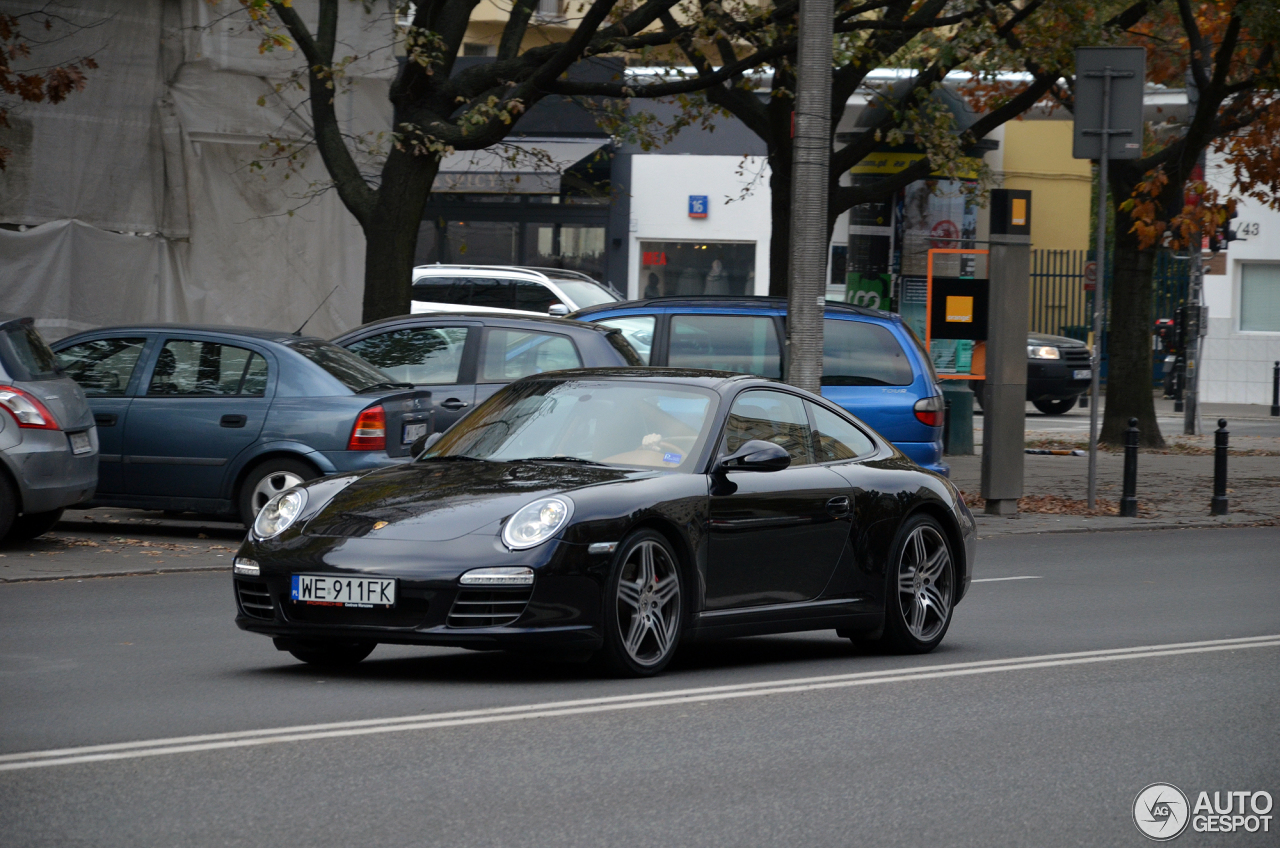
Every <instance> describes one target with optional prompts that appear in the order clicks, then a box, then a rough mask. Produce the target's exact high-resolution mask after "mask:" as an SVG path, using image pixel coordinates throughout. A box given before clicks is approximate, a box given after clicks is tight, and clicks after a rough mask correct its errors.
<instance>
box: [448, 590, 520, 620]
mask: <svg viewBox="0 0 1280 848" xmlns="http://www.w3.org/2000/svg"><path fill="white" fill-rule="evenodd" d="M531 597H533V587H532V586H529V587H521V588H519V589H463V590H461V591H460V592H458V596H457V597H456V598H454V600H453V608H452V609H450V610H449V618H448V619H447V620H446V622H445V623H446V624H448V625H449V626H450V627H505V626H506V625H508V624H511V623H512V622H514V621H515V620H516V619H518V618H519V617H520V616H521V615H522V614H523V613H524V608H525V607H527V606H528V605H529V599H530V598H531Z"/></svg>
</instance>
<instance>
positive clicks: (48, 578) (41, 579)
mask: <svg viewBox="0 0 1280 848" xmlns="http://www.w3.org/2000/svg"><path fill="white" fill-rule="evenodd" d="M216 571H226V572H228V573H229V572H230V571H231V566H229V565H197V566H192V567H191V568H152V569H149V570H147V571H107V572H101V573H93V574H56V575H55V574H48V575H43V574H42V575H40V576H38V577H0V584H5V583H51V582H54V581H57V580H99V579H102V578H104V577H147V576H150V575H154V574H190V573H197V572H205V573H209V572H216Z"/></svg>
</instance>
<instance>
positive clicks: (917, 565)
mask: <svg viewBox="0 0 1280 848" xmlns="http://www.w3.org/2000/svg"><path fill="white" fill-rule="evenodd" d="M953 573H954V572H953V569H952V567H951V552H950V551H949V550H948V548H947V543H946V540H944V539H943V538H942V534H940V533H939V532H938V531H937V530H936V529H935V528H934V527H932V526H930V525H928V524H922V525H920V526H918V527H916V528H915V529H914V530H912V531H911V535H910V536H908V537H907V540H906V543H905V544H904V545H903V546H902V553H901V555H900V557H899V559H898V603H899V604H900V605H901V609H902V619H903V621H904V622H905V623H906V625H907V630H908V632H910V634H911V635H912V637H914V638H915V639H917V640H919V641H920V642H929V641H932V640H933V639H934V638H935V637H937V636H938V634H939V633H940V632H941V631H942V630H943V629H944V628H946V626H947V623H948V621H949V619H950V617H951V598H952V588H953V587H952V574H953Z"/></svg>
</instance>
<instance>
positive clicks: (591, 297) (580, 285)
mask: <svg viewBox="0 0 1280 848" xmlns="http://www.w3.org/2000/svg"><path fill="white" fill-rule="evenodd" d="M551 281H552V282H553V283H555V284H556V287H557V288H559V289H560V291H562V292H564V293H565V294H567V295H569V298H570V299H571V300H572V301H573V302H574V304H576V305H577V307H578V308H579V309H586V308H587V307H588V306H595V305H597V304H600V303H617V302H618V300H619V298H618V296H617V295H615V294H614V293H613V292H611V291H609V290H608V289H607V288H605V287H604V286H602V285H600V284H599V283H588V282H587V281H585V280H565V279H562V278H560V277H553V278H552V280H551Z"/></svg>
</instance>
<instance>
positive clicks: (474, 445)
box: [423, 380, 716, 472]
mask: <svg viewBox="0 0 1280 848" xmlns="http://www.w3.org/2000/svg"><path fill="white" fill-rule="evenodd" d="M715 401H716V395H715V393H713V392H710V391H707V390H705V389H699V388H695V387H692V386H681V385H673V384H670V383H663V382H659V381H656V380H655V381H628V382H621V381H618V382H614V381H599V380H596V381H591V380H522V381H520V382H518V383H512V384H511V385H509V386H507V387H505V388H504V389H502V390H501V391H500V392H498V393H497V394H495V395H494V396H493V397H491V398H490V399H489V400H487V401H485V403H484V404H482V405H481V406H480V407H479V408H477V409H476V410H475V411H474V412H472V413H471V414H470V415H468V416H467V417H466V418H464V419H462V420H461V421H459V422H458V423H457V424H456V425H454V427H453V428H452V429H451V430H449V432H448V433H446V434H445V436H444V438H442V439H441V440H440V441H439V442H437V443H436V445H435V447H434V448H432V449H431V450H429V451H428V452H427V453H426V455H425V456H424V457H423V460H424V461H431V460H433V459H444V458H448V457H470V458H473V459H485V460H490V461H494V462H520V461H528V462H556V461H560V462H591V463H594V464H598V465H616V466H622V467H639V468H661V469H664V470H667V471H683V472H691V471H693V466H694V463H695V462H696V461H697V456H698V454H699V453H700V452H701V450H702V446H703V444H704V443H705V442H706V439H707V431H708V430H709V429H710V426H711V418H712V412H713V411H714V409H715Z"/></svg>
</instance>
